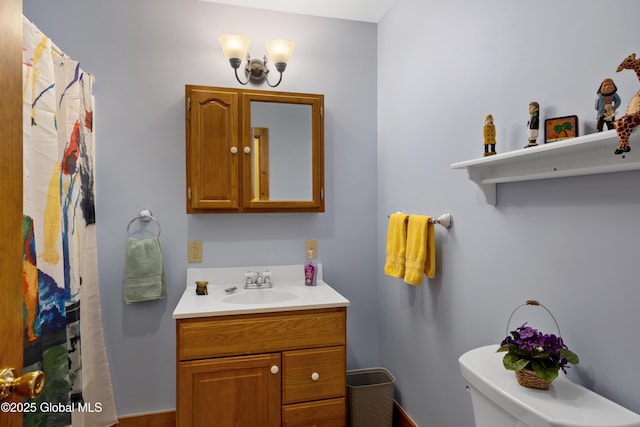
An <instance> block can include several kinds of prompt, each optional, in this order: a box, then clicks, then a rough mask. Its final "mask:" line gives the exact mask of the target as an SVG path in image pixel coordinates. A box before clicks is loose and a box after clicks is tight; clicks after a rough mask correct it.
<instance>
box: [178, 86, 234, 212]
mask: <svg viewBox="0 0 640 427" xmlns="http://www.w3.org/2000/svg"><path fill="white" fill-rule="evenodd" d="M185 95H186V100H187V111H186V119H187V120H186V134H187V135H186V136H187V153H186V154H187V212H188V213H192V211H193V210H197V209H227V210H233V209H238V205H239V199H240V195H239V187H240V186H239V183H238V174H239V172H238V165H239V157H240V153H239V152H240V149H241V147H239V146H238V142H239V141H238V129H239V126H238V115H239V105H238V94H237V93H235V92H225V91H222V90H212V89H207V88H202V87H193V86H187V87H186V94H185Z"/></svg>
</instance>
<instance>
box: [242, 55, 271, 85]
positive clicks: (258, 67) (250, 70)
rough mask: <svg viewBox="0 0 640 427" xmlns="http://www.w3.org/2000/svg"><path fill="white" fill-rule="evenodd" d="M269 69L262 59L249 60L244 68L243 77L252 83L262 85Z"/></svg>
mask: <svg viewBox="0 0 640 427" xmlns="http://www.w3.org/2000/svg"><path fill="white" fill-rule="evenodd" d="M268 73H269V69H268V68H267V66H266V63H265V61H263V60H262V59H251V60H249V61H248V62H247V65H246V66H245V68H244V76H245V77H248V78H249V80H251V82H252V83H262V82H263V81H265V80H266V78H267V74H268Z"/></svg>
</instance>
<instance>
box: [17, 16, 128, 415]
mask: <svg viewBox="0 0 640 427" xmlns="http://www.w3.org/2000/svg"><path fill="white" fill-rule="evenodd" d="M23 21H24V22H23V24H24V27H23V28H24V33H23V79H22V81H23V108H24V112H23V132H24V137H23V151H24V156H23V157H24V175H23V176H24V178H23V183H24V184H23V185H24V187H23V200H24V208H23V211H24V215H23V226H22V230H23V239H24V256H23V290H24V307H23V308H24V310H23V311H24V371H25V372H28V371H32V370H36V369H40V370H42V371H44V373H45V378H46V379H45V386H44V390H43V392H42V394H41V395H40V396H38V397H37V398H36V399H34V400H33V402H34V403H35V406H34V407H35V408H36V411H35V412H25V414H24V426H25V427H28V426H46V427H57V426H68V425H72V426H74V427H75V426H87V427H94V426H96V427H97V426H112V425H113V424H115V423H117V413H116V408H115V402H114V398H113V389H112V385H111V377H110V373H109V365H108V361H107V354H106V348H105V344H104V336H103V332H102V317H101V306H100V293H99V287H98V270H97V251H96V246H97V244H96V221H95V220H96V218H95V209H94V207H95V205H94V203H95V188H94V133H93V121H94V116H93V113H94V99H93V94H92V85H93V80H94V79H93V76H92V75H90V74H87V73H85V72H84V71H83V70H82V69H81V68H80V64H79V63H78V62H77V61H74V60H71V59H70V58H68V57H66V55H64V54H61V53H59V50H58V49H56V48H54V45H53V44H52V42H51V40H50V39H49V38H47V37H46V36H45V35H44V34H42V33H41V32H40V30H38V28H37V27H36V26H35V25H34V24H33V23H31V22H30V21H29V20H28V19H26V18H25V19H24V20H23Z"/></svg>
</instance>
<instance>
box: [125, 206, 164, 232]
mask: <svg viewBox="0 0 640 427" xmlns="http://www.w3.org/2000/svg"><path fill="white" fill-rule="evenodd" d="M136 221H142V222H149V221H154V222H155V223H156V224H158V234H156V235H155V236H154V237H159V236H160V232H161V231H162V227H160V221H158V220H157V219H156V218H155V217H154V216H153V214H152V213H151V211H150V210H149V209H143V210H141V211H140V212H139V213H138V216H137V217H135V218H133V219H132V220H131V221H129V224H128V225H127V235H128V236H131V233H130V231H129V230H130V229H131V224H133V223H134V222H136Z"/></svg>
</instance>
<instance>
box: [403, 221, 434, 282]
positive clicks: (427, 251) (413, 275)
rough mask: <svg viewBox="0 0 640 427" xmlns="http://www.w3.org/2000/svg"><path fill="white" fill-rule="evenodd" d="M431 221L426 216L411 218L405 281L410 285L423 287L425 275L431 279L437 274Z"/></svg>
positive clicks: (408, 230) (408, 231)
mask: <svg viewBox="0 0 640 427" xmlns="http://www.w3.org/2000/svg"><path fill="white" fill-rule="evenodd" d="M430 220H431V218H430V217H428V216H424V215H411V216H410V217H409V226H408V229H407V253H406V258H407V260H406V263H405V266H406V271H405V273H404V281H405V283H408V284H410V285H414V286H418V285H421V284H422V278H423V277H424V275H425V274H426V275H427V277H428V278H430V279H431V278H433V277H434V276H435V274H436V251H435V236H434V229H433V228H434V227H433V224H432V223H431V221H430Z"/></svg>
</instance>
